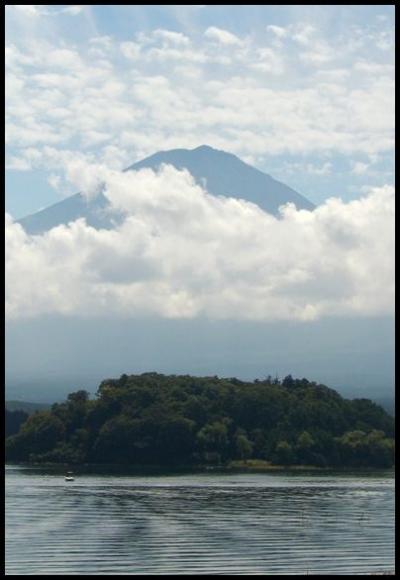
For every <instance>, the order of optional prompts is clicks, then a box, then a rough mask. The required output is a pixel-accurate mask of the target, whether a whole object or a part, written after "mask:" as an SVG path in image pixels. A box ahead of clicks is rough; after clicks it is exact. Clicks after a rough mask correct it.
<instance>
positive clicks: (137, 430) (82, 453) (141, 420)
mask: <svg viewBox="0 0 400 580" xmlns="http://www.w3.org/2000/svg"><path fill="white" fill-rule="evenodd" d="M393 437H394V419H393V417H391V416H390V415H389V414H388V413H386V411H384V409H383V408H382V407H380V406H379V405H376V404H375V403H373V402H372V401H370V400H368V399H354V400H347V399H344V398H342V397H341V396H340V395H339V394H338V393H337V392H336V391H334V390H332V389H329V388H328V387H326V386H324V385H318V384H316V383H314V382H309V381H308V380H307V379H301V380H297V379H293V378H292V377H291V376H290V375H289V376H288V377H286V378H285V379H283V380H282V381H279V380H278V379H272V378H271V377H268V378H267V379H265V380H257V379H256V380H255V381H254V382H253V383H249V382H243V381H240V380H238V379H235V378H231V379H222V378H218V377H192V376H188V375H185V376H175V375H172V376H164V375H160V374H157V373H145V374H142V375H131V376H127V375H122V376H121V377H120V378H119V379H108V380H105V381H103V382H102V383H101V385H100V387H99V389H98V392H97V396H96V399H95V400H90V399H89V395H88V393H87V392H86V391H77V392H75V393H71V394H70V395H69V396H68V398H67V401H66V402H64V403H55V404H54V405H53V406H52V407H51V409H50V410H47V411H37V412H36V413H34V414H33V415H30V416H29V417H28V418H27V419H26V421H25V422H24V423H23V424H22V427H21V429H20V430H19V432H18V433H17V434H15V435H12V436H10V437H8V438H7V439H6V459H7V460H8V461H30V462H33V461H37V462H63V463H64V462H68V463H109V464H110V463H114V464H129V465H138V466H140V465H159V466H179V465H182V466H183V465H185V466H189V465H200V464H201V465H205V464H226V463H229V462H230V461H232V460H247V459H250V458H252V459H260V460H264V461H270V462H272V463H273V464H279V465H296V464H297V465H314V466H332V467H341V466H343V467H344V466H349V467H353V466H354V467H390V466H392V464H393V461H394V440H393Z"/></svg>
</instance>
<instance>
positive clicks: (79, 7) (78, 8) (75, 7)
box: [62, 4, 85, 16]
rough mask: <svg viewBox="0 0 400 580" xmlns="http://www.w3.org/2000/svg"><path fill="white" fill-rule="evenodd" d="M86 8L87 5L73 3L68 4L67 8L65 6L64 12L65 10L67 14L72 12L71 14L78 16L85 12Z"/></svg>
mask: <svg viewBox="0 0 400 580" xmlns="http://www.w3.org/2000/svg"><path fill="white" fill-rule="evenodd" d="M84 9H85V6H83V5H79V4H75V5H71V6H67V7H66V8H63V10H62V12H64V13H65V14H70V15H71V16H77V15H78V14H81V12H83V10H84Z"/></svg>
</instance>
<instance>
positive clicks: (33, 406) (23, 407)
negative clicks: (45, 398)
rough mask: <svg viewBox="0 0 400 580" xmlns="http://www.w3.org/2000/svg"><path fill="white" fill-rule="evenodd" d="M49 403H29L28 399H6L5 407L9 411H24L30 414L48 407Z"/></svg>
mask: <svg viewBox="0 0 400 580" xmlns="http://www.w3.org/2000/svg"><path fill="white" fill-rule="evenodd" d="M50 406H51V405H50V404H47V403H31V402H28V401H6V409H8V410H9V411H25V413H28V415H31V414H32V413H34V412H35V411H43V410H45V409H50Z"/></svg>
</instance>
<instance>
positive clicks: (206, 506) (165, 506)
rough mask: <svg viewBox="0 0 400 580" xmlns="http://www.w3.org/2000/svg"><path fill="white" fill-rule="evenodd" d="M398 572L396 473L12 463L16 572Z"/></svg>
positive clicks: (11, 544) (9, 556)
mask: <svg viewBox="0 0 400 580" xmlns="http://www.w3.org/2000/svg"><path fill="white" fill-rule="evenodd" d="M385 570H394V479H393V475H392V474H388V473H386V474H385V473H375V474H368V475H361V474H346V475H344V474H333V473H331V474H328V473H324V474H321V475H320V474H318V475H316V474H299V473H295V474H294V473H292V474H290V473H286V474H283V473H273V474H236V475H232V474H218V475H216V474H211V473H206V474H190V475H157V476H156V475H154V476H148V477H144V476H133V475H125V476H123V475H99V474H97V475H96V474H86V475H85V474H80V475H78V476H77V477H76V479H75V481H74V482H65V481H64V477H63V476H62V475H61V474H55V473H46V472H45V471H44V470H43V469H34V468H25V467H21V466H8V467H6V573H7V574H24V575H26V574H35V575H38V574H68V575H77V574H96V575H107V574H307V573H308V574H324V573H325V574H363V573H373V572H377V571H385Z"/></svg>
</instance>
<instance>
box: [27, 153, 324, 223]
mask: <svg viewBox="0 0 400 580" xmlns="http://www.w3.org/2000/svg"><path fill="white" fill-rule="evenodd" d="M163 164H167V165H173V166H174V167H176V169H186V170H187V171H189V173H190V174H191V175H192V176H193V178H194V180H195V181H196V182H197V183H198V184H199V185H200V186H201V187H206V189H207V191H208V192H209V193H210V194H212V195H216V196H224V197H234V198H237V199H243V200H245V201H249V202H251V203H254V204H256V205H258V206H259V207H260V208H261V209H262V210H264V211H266V212H268V213H270V214H273V215H275V216H279V215H280V214H279V207H280V206H282V205H284V204H286V203H288V202H291V203H294V204H295V206H296V207H297V209H307V210H312V209H314V205H313V204H312V203H311V202H310V201H308V200H307V199H306V198H305V197H303V196H302V195H300V193H298V192H297V191H295V190H294V189H292V188H290V187H288V186H287V185H285V184H284V183H281V182H280V181H277V180H276V179H273V178H272V177H271V176H270V175H268V174H266V173H263V172H262V171H260V170H259V169H256V168H255V167H252V166H251V165H248V164H247V163H245V162H244V161H242V160H241V159H239V158H238V157H236V156H235V155H233V154H232V153H227V152H225V151H221V150H219V149H214V148H213V147H210V146H209V145H200V146H199V147H196V148H195V149H172V150H169V151H159V152H158V153H155V154H154V155H151V156H150V157H147V158H146V159H143V160H142V161H139V162H138V163H134V164H133V165H131V166H130V167H128V168H127V169H126V170H125V171H138V170H140V169H143V168H150V169H153V170H157V169H158V168H159V167H160V166H161V165H163ZM107 205H108V200H107V199H106V198H105V197H104V196H103V195H99V196H98V197H96V198H95V199H93V200H91V201H87V200H86V199H85V198H84V197H83V195H81V194H76V195H74V196H71V197H69V198H67V199H65V200H63V201H61V202H58V203H57V204H54V205H53V206H50V207H48V208H46V209H44V210H42V211H40V212H37V213H35V214H33V215H30V216H27V217H25V218H23V219H21V220H19V223H20V224H21V225H22V226H23V227H24V228H25V229H26V231H27V232H28V233H31V234H38V233H43V232H44V231H47V230H49V229H51V228H53V227H55V226H56V225H59V224H66V223H68V222H71V221H74V220H76V219H78V218H80V217H84V218H85V219H86V221H87V223H88V224H89V225H92V226H93V227H95V228H100V227H101V228H107V229H111V228H113V227H115V224H114V222H113V221H112V220H111V219H110V217H109V215H108V212H107V211H104V210H105V209H106V206H107Z"/></svg>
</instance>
